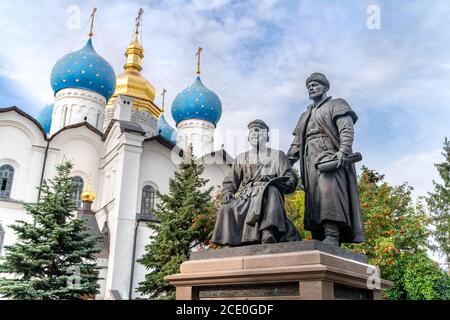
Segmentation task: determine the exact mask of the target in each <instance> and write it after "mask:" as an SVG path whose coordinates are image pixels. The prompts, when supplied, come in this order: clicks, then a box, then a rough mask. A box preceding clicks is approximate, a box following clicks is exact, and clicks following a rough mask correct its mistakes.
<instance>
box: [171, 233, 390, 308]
mask: <svg viewBox="0 0 450 320" xmlns="http://www.w3.org/2000/svg"><path fill="white" fill-rule="evenodd" d="M165 279H166V280H167V281H169V282H170V283H171V284H172V285H174V286H175V287H176V298H177V300H206V299H208V300H211V299H220V300H222V299H255V300H256V299H258V300H259V299H296V300H342V299H346V300H347V299H351V300H379V299H381V298H382V292H383V291H384V290H385V289H386V288H387V287H389V285H390V282H388V281H385V280H382V279H380V278H379V273H378V270H377V269H376V268H375V267H374V266H371V265H369V264H367V258H366V256H364V255H361V254H355V253H353V252H351V251H349V250H345V249H340V248H337V247H334V246H331V245H327V244H323V243H322V242H320V241H316V240H310V241H298V242H285V243H274V244H258V245H250V246H244V247H235V248H224V249H217V250H207V251H202V252H193V253H192V254H191V257H190V260H189V261H186V262H184V263H182V264H181V267H180V273H178V274H174V275H170V276H167V277H166V278H165Z"/></svg>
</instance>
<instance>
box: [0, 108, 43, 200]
mask: <svg viewBox="0 0 450 320" xmlns="http://www.w3.org/2000/svg"><path fill="white" fill-rule="evenodd" d="M0 137H1V139H0V166H2V165H4V164H9V165H11V166H12V167H13V168H14V171H15V172H14V178H13V184H12V190H11V199H13V200H17V201H25V202H36V200H37V195H38V191H37V190H36V187H37V186H39V183H40V174H41V172H42V165H43V161H44V153H45V148H46V145H47V142H46V141H45V138H44V136H43V134H42V132H41V131H40V130H39V128H38V127H37V126H36V124H35V123H33V122H32V121H31V120H29V119H28V118H26V117H24V116H22V115H20V114H19V113H17V112H15V111H10V112H5V113H0ZM0 201H1V200H0ZM0 208H1V204H0Z"/></svg>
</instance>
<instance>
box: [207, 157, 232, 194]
mask: <svg viewBox="0 0 450 320" xmlns="http://www.w3.org/2000/svg"><path fill="white" fill-rule="evenodd" d="M229 171H230V166H228V165H226V164H211V165H205V166H204V171H203V175H202V176H203V177H205V178H206V179H208V180H209V181H208V183H207V186H208V187H213V188H214V189H213V196H214V195H215V194H216V192H218V191H219V190H220V188H221V187H222V182H223V179H225V177H226V176H227V174H228V173H229Z"/></svg>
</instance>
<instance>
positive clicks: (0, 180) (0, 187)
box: [0, 164, 14, 199]
mask: <svg viewBox="0 0 450 320" xmlns="http://www.w3.org/2000/svg"><path fill="white" fill-rule="evenodd" d="M13 178H14V168H13V167H12V166H10V165H9V164H5V165H3V166H1V167H0V198H4V199H9V198H10V197H11V189H12V183H13Z"/></svg>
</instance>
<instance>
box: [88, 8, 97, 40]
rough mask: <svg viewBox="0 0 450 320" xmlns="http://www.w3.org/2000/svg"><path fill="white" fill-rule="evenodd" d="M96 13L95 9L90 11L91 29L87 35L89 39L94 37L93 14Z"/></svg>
mask: <svg viewBox="0 0 450 320" xmlns="http://www.w3.org/2000/svg"><path fill="white" fill-rule="evenodd" d="M96 11H97V8H94V9H92V13H91V27H90V28H89V33H88V36H89V38H92V36H93V35H94V34H93V33H92V29H93V28H94V17H95V12H96Z"/></svg>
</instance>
